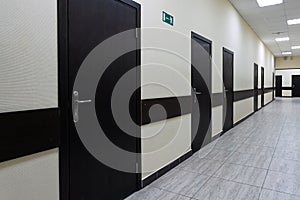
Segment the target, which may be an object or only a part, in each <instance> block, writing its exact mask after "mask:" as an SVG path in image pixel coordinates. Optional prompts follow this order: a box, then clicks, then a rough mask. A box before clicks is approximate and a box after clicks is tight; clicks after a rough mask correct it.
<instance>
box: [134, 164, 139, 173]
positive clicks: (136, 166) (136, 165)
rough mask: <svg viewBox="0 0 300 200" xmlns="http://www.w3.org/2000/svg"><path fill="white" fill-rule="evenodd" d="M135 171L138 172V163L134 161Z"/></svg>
mask: <svg viewBox="0 0 300 200" xmlns="http://www.w3.org/2000/svg"><path fill="white" fill-rule="evenodd" d="M135 173H139V163H135Z"/></svg>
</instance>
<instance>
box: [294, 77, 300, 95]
mask: <svg viewBox="0 0 300 200" xmlns="http://www.w3.org/2000/svg"><path fill="white" fill-rule="evenodd" d="M292 96H293V97H300V75H292Z"/></svg>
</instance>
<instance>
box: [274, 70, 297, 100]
mask: <svg viewBox="0 0 300 200" xmlns="http://www.w3.org/2000/svg"><path fill="white" fill-rule="evenodd" d="M275 75H278V76H282V87H292V75H300V69H281V70H276V73H275ZM282 96H284V97H291V96H292V91H291V90H282Z"/></svg>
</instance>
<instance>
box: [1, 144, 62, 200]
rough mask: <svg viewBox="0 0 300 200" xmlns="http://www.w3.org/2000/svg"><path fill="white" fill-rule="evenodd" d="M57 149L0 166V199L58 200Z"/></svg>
mask: <svg viewBox="0 0 300 200" xmlns="http://www.w3.org/2000/svg"><path fill="white" fill-rule="evenodd" d="M58 174H59V171H58V149H53V150H50V151H46V152H42V153H37V154H34V155H30V156H26V157H22V158H18V159H15V160H11V161H7V162H3V163H1V164H0V199H3V200H19V199H22V200H41V199H42V200H58V199H59V178H58Z"/></svg>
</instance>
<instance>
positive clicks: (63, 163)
mask: <svg viewBox="0 0 300 200" xmlns="http://www.w3.org/2000/svg"><path fill="white" fill-rule="evenodd" d="M114 1H119V2H121V3H125V4H128V5H129V6H132V7H134V8H135V9H136V10H137V28H141V5H140V4H138V3H136V2H134V1H131V0H114ZM68 3H69V1H68V0H57V26H58V31H57V47H58V54H57V55H58V107H59V112H60V119H59V120H60V145H59V198H60V199H61V200H69V199H70V174H69V171H70V151H69V147H70V130H69V126H70V124H69V122H70V121H72V120H71V119H70V118H71V116H72V115H71V114H70V113H72V97H71V96H69V95H68V94H69V89H70V87H72V86H70V85H69V84H68V80H69V48H68V45H69V23H68V20H69V15H68V13H69V8H68ZM137 45H138V47H137V66H139V65H140V64H141V37H139V38H138V40H137ZM137 85H138V86H139V89H138V90H137V92H136V93H135V95H136V99H137V102H136V103H137V112H138V113H137V115H136V116H137V119H136V122H138V123H139V124H138V125H139V126H140V124H141V116H142V115H141V113H140V112H141V69H140V67H138V68H137ZM137 134H138V135H141V129H139V130H138V132H137ZM136 144H137V150H138V152H137V153H141V139H140V138H136ZM137 162H138V168H139V171H140V172H141V164H142V162H141V156H139V157H138V158H137ZM136 185H137V188H136V191H137V190H139V189H141V188H142V173H137V174H136Z"/></svg>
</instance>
